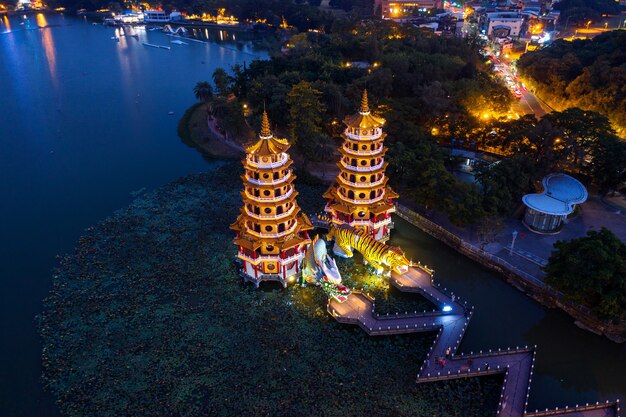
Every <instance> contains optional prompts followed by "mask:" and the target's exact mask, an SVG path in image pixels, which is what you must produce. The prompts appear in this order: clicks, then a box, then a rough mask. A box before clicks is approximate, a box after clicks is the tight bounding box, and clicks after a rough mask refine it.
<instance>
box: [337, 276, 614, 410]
mask: <svg viewBox="0 0 626 417" xmlns="http://www.w3.org/2000/svg"><path fill="white" fill-rule="evenodd" d="M389 282H390V284H391V285H393V286H394V287H396V288H398V289H399V290H400V291H404V292H414V293H419V294H421V295H423V296H424V297H426V298H427V299H429V300H430V301H431V302H433V303H434V304H435V306H437V309H436V310H435V311H434V312H424V313H417V314H415V313H407V314H397V315H391V316H379V315H377V314H376V312H375V311H374V300H373V299H372V298H370V297H368V296H367V295H366V294H363V293H360V292H357V291H354V292H353V293H352V294H351V295H350V296H349V297H348V300H347V301H346V302H344V303H339V302H337V301H336V300H334V299H331V300H330V301H329V303H328V312H329V313H330V314H331V315H332V316H333V317H334V318H335V319H336V320H337V321H338V322H340V323H347V324H354V325H357V326H359V327H361V328H362V329H363V330H364V331H365V332H367V334H369V335H370V336H382V335H390V334H402V333H414V332H428V331H431V332H432V331H436V332H437V336H436V337H435V341H434V342H433V345H432V347H431V348H430V351H429V352H428V355H427V357H426V359H425V361H424V363H423V364H422V365H421V367H420V368H419V371H418V373H417V383H424V382H430V381H443V380H449V379H457V378H468V377H476V376H483V375H495V374H504V383H503V387H502V393H501V395H500V402H499V404H498V414H497V415H498V417H523V416H525V417H541V416H556V417H618V416H619V402H615V403H605V404H595V405H585V406H582V407H579V406H576V407H573V408H569V407H568V408H565V409H560V410H559V409H554V410H545V411H536V412H533V413H530V412H526V408H527V406H528V396H529V388H530V382H531V380H532V374H533V367H534V362H535V348H534V347H532V348H529V347H524V348H519V347H518V348H515V349H510V348H507V349H498V350H497V351H496V350H489V351H485V352H482V351H481V352H478V353H474V352H470V354H465V353H457V350H458V348H459V345H460V344H461V340H462V339H463V335H464V334H465V331H466V329H467V326H468V324H469V321H470V319H471V316H472V311H473V307H470V306H468V305H467V303H465V302H462V301H461V299H460V297H457V296H455V295H453V294H447V292H446V291H445V289H444V290H442V289H441V288H440V287H439V286H438V285H436V284H434V283H433V279H432V271H430V270H429V269H427V268H425V267H422V266H421V265H418V266H416V267H411V268H409V269H408V271H407V272H405V273H404V274H398V273H395V272H394V273H392V274H391V277H390V278H389Z"/></svg>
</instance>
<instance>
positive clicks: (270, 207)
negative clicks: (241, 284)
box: [230, 112, 313, 286]
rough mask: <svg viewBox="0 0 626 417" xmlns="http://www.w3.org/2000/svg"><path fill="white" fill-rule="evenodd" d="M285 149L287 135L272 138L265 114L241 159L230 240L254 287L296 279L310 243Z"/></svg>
mask: <svg viewBox="0 0 626 417" xmlns="http://www.w3.org/2000/svg"><path fill="white" fill-rule="evenodd" d="M288 149H289V144H288V143H287V141H286V140H285V139H278V138H275V137H274V135H273V134H272V132H271V130H270V124H269V120H268V118H267V113H265V112H263V120H262V124H261V134H260V135H259V140H258V142H256V143H255V144H254V145H252V146H249V147H248V148H247V149H246V158H245V159H244V160H243V161H242V162H243V166H244V171H245V172H244V174H243V175H242V177H241V178H242V179H243V184H244V189H243V191H242V192H241V195H242V196H243V203H244V205H243V207H242V208H241V214H240V215H239V217H237V221H236V222H235V223H234V224H232V225H231V226H230V228H231V229H232V230H235V231H236V232H237V236H236V237H235V240H234V243H235V244H236V245H237V247H238V253H237V257H238V258H239V260H240V261H241V263H242V270H241V273H242V275H243V278H244V280H245V281H249V282H252V283H253V284H254V285H255V286H258V285H259V283H260V282H261V281H278V282H280V283H282V284H283V286H286V285H287V283H288V282H292V281H293V282H295V281H296V277H297V276H299V275H300V274H301V269H300V266H301V265H300V263H301V261H302V258H303V257H304V254H305V249H306V246H307V245H308V244H309V243H311V239H310V238H309V235H308V231H309V230H311V229H313V226H312V225H311V222H310V221H309V219H308V217H307V216H306V215H305V214H304V213H301V212H300V207H298V203H297V202H296V196H297V195H298V193H297V192H296V190H295V189H294V186H293V180H294V179H295V175H294V174H293V171H292V169H290V166H291V164H292V163H293V161H292V160H291V158H290V157H289V155H288V154H287V150H288Z"/></svg>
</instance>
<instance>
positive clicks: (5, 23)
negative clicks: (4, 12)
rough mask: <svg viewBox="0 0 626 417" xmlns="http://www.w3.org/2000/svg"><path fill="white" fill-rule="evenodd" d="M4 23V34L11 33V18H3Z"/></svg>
mask: <svg viewBox="0 0 626 417" xmlns="http://www.w3.org/2000/svg"><path fill="white" fill-rule="evenodd" d="M2 22H3V23H4V27H6V30H5V31H4V33H9V32H11V22H9V18H8V17H6V16H2Z"/></svg>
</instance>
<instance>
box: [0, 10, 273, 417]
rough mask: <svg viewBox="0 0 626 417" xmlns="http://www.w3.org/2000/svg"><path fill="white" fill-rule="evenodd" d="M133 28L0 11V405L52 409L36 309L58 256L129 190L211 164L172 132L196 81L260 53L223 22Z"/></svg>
mask: <svg viewBox="0 0 626 417" xmlns="http://www.w3.org/2000/svg"><path fill="white" fill-rule="evenodd" d="M22 23H24V24H22ZM40 27H41V28H40ZM7 32H8V33H7ZM138 33H139V36H140V38H139V41H138V40H137V39H134V38H128V39H126V38H124V37H122V38H121V39H120V41H119V42H116V41H114V40H111V37H112V36H115V29H114V28H106V27H103V26H93V25H92V24H91V23H90V22H87V21H86V20H82V19H79V18H70V17H63V16H44V15H37V16H35V15H33V16H29V18H28V20H23V19H22V18H10V19H8V18H4V17H0V202H1V204H0V238H1V239H0V249H1V250H0V323H1V326H0V345H1V347H0V361H1V363H0V415H1V416H12V417H13V416H51V415H55V413H56V412H55V407H54V404H53V401H52V399H51V398H50V396H49V395H47V394H45V393H44V392H43V390H42V389H41V384H40V380H39V376H40V374H41V367H40V355H41V352H40V340H39V336H38V335H37V333H36V323H35V319H34V317H35V315H36V314H37V313H39V312H40V311H41V300H42V299H43V298H44V297H45V295H46V293H47V291H48V290H49V287H50V277H51V269H52V268H53V267H54V265H55V262H56V261H55V256H56V255H57V254H63V253H67V252H69V251H71V249H72V248H73V246H74V244H75V242H76V241H77V239H78V237H79V236H80V235H81V234H82V231H83V230H84V229H85V228H87V227H89V226H90V225H93V224H95V223H96V222H98V221H99V220H101V219H103V218H105V217H106V216H108V215H110V214H111V213H113V212H114V211H115V210H116V209H119V208H122V207H124V206H126V205H127V204H128V203H129V202H130V201H132V199H133V195H132V194H131V193H133V192H136V191H139V190H142V189H147V190H151V189H154V188H157V187H158V186H160V185H162V184H165V183H167V182H169V181H171V180H173V179H175V178H177V177H179V176H182V175H186V174H189V173H193V172H200V171H203V170H206V169H207V162H206V161H205V160H204V159H203V158H202V157H201V156H200V155H199V154H198V152H197V151H195V150H193V149H191V148H188V147H186V146H184V145H183V144H181V142H180V140H179V139H178V137H177V135H176V127H177V123H178V120H179V118H180V117H181V115H182V114H183V112H184V111H185V110H186V108H187V107H189V106H190V105H191V104H192V103H193V102H194V100H195V99H194V97H193V93H192V89H193V86H194V84H195V83H196V81H199V80H210V78H211V74H212V72H213V70H214V69H215V68H217V67H219V66H222V67H226V68H228V67H230V66H231V65H233V64H235V63H243V62H244V61H247V62H250V61H251V60H252V59H253V58H254V57H255V56H259V57H262V58H265V57H266V56H267V54H266V53H265V52H263V51H255V50H254V48H253V46H252V45H251V44H250V43H243V44H242V43H238V42H236V41H233V40H232V39H233V38H232V35H229V34H226V33H222V34H221V35H220V33H219V32H217V33H216V34H215V36H216V37H217V38H218V42H212V43H208V44H202V43H196V42H188V45H176V44H171V45H170V40H171V38H170V37H168V36H166V35H165V34H163V33H160V32H145V31H139V32H138ZM220 36H221V38H222V39H224V42H219V38H220ZM144 41H145V42H149V43H153V44H159V45H169V46H171V47H172V49H171V50H170V51H168V50H165V49H154V48H149V47H145V46H143V45H142V44H141V42H144ZM170 111H172V112H174V115H171V116H170V115H168V113H169V112H170Z"/></svg>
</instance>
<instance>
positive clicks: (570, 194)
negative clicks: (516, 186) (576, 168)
mask: <svg viewBox="0 0 626 417" xmlns="http://www.w3.org/2000/svg"><path fill="white" fill-rule="evenodd" d="M542 183H543V192H542V193H537V194H526V195H525V196H524V197H522V201H523V202H524V204H525V205H526V206H527V207H529V208H531V209H533V210H536V211H539V212H541V213H545V214H550V215H553V216H563V215H567V214H570V213H572V212H573V211H574V206H575V205H576V204H581V203H584V202H585V201H586V200H587V196H588V194H587V189H586V188H585V186H584V185H582V183H581V182H580V181H578V180H577V179H576V178H574V177H570V176H569V175H566V174H550V175H547V176H545V177H544V178H543V181H542Z"/></svg>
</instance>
